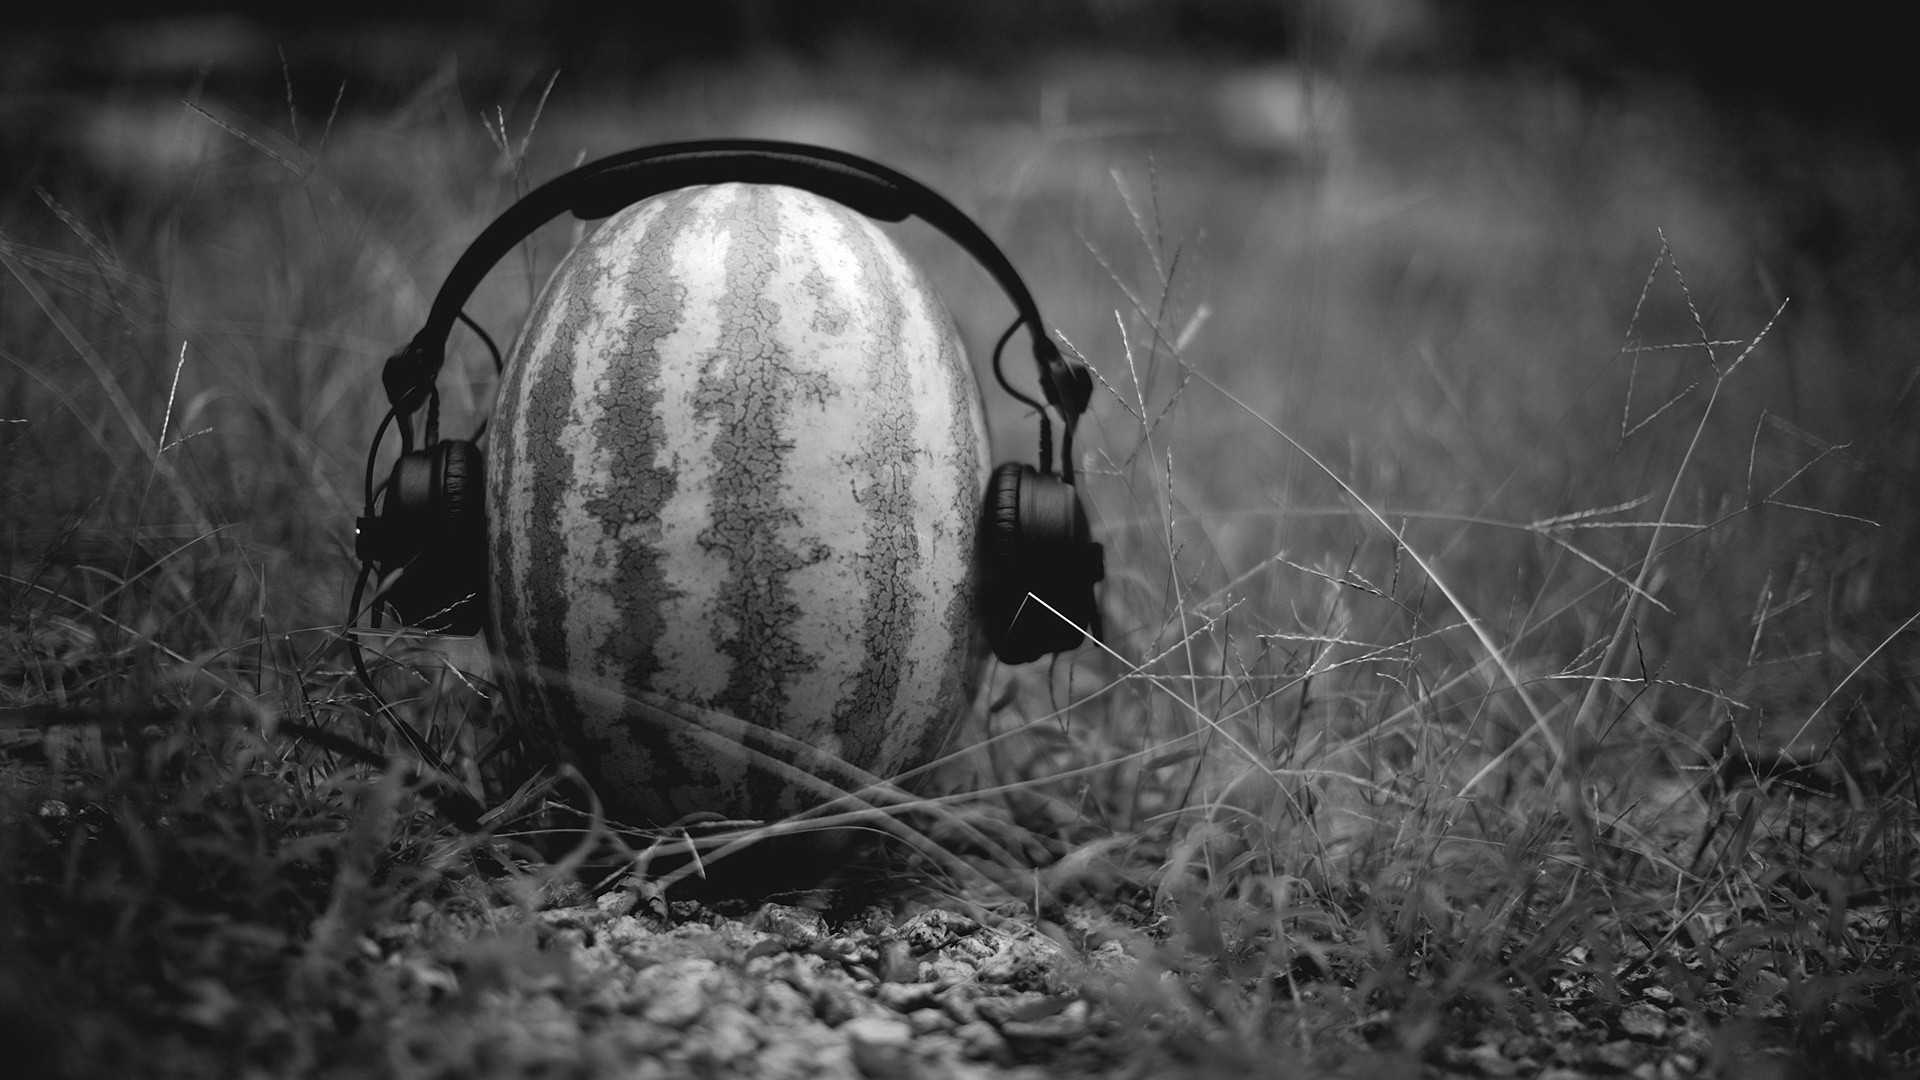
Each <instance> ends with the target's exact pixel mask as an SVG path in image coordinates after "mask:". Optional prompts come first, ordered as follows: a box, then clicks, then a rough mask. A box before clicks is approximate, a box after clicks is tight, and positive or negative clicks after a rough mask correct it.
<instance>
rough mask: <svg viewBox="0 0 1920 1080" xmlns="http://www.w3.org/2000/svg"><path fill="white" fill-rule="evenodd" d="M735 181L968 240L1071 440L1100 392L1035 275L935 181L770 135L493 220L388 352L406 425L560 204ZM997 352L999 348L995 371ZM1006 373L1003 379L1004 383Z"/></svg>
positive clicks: (533, 203) (631, 198) (674, 152)
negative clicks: (450, 345)
mask: <svg viewBox="0 0 1920 1080" xmlns="http://www.w3.org/2000/svg"><path fill="white" fill-rule="evenodd" d="M728 181H742V182H745V183H753V184H782V185H785V186H788V187H797V188H802V189H804V190H807V191H811V192H813V193H814V194H816V195H820V196H822V197H824V198H828V199H832V200H834V201H835V202H838V203H841V204H843V205H845V206H848V207H851V208H852V209H854V210H857V211H859V212H860V213H862V214H865V215H866V216H868V217H870V218H874V219H876V220H880V221H904V220H906V219H907V218H909V217H919V218H920V219H921V220H923V221H925V222H926V223H927V224H929V225H932V226H933V227H934V228H936V229H938V230H940V231H941V232H942V233H945V234H946V235H947V236H948V237H949V238H950V239H952V240H953V241H954V242H955V243H957V244H959V245H960V246H961V247H962V248H965V249H966V251H967V253H968V254H970V255H972V256H973V257H974V259H976V260H977V261H978V262H979V263H980V264H981V265H982V266H984V267H986V269H987V271H988V272H989V273H991V274H992V275H993V277H994V280H995V281H997V282H999V283H1000V287H1001V289H1003V290H1004V291H1005V292H1006V294H1007V296H1008V298H1009V299H1011V300H1012V301H1013V304H1014V307H1015V308H1016V309H1018V311H1019V319H1018V320H1017V321H1016V322H1015V324H1014V325H1015V326H1016V327H1017V326H1019V324H1020V323H1025V324H1026V325H1027V329H1028V332H1029V333H1030V334H1031V335H1032V338H1033V358H1034V361H1035V362H1036V363H1037V364H1038V365H1039V368H1040V386H1041V389H1042V391H1043V392H1044V393H1045V394H1046V398H1047V402H1048V403H1049V404H1051V405H1052V406H1053V407H1054V408H1055V409H1058V410H1059V411H1060V415H1061V418H1062V419H1063V420H1064V421H1065V423H1066V429H1067V432H1068V438H1069V439H1071V433H1072V431H1073V428H1074V426H1075V425H1076V424H1077V423H1078V421H1079V419H1080V414H1081V413H1083V412H1085V411H1086V408H1087V403H1088V401H1089V399H1090V398H1091V397H1092V395H1093V380H1092V378H1091V377H1090V376H1089V375H1088V374H1087V371H1086V369H1085V368H1084V367H1082V366H1080V365H1077V364H1069V363H1067V361H1066V360H1065V359H1064V358H1062V357H1061V355H1060V350H1059V348H1058V347H1057V346H1056V345H1054V343H1053V340H1052V339H1051V338H1049V337H1048V336H1047V333H1046V329H1045V323H1043V322H1042V321H1041V318H1040V308H1039V306H1038V305H1037V304H1035V303H1034V299H1033V294H1032V293H1031V292H1029V291H1028V290H1027V286H1026V283H1025V282H1024V281H1022V280H1021V279H1020V275H1019V273H1018V272H1017V271H1015V270H1014V268H1013V263H1012V262H1011V261H1009V260H1008V259H1007V257H1006V254H1005V253H1003V252H1002V251H1001V250H1000V248H999V246H998V245H996V244H995V243H994V242H993V240H992V238H991V237H989V236H987V234H986V233H985V232H984V231H982V230H981V228H980V226H979V225H977V224H975V223H974V221H973V219H972V218H970V217H968V216H967V215H966V214H965V213H964V212H962V211H961V210H960V208H959V207H957V206H955V205H953V204H952V203H951V202H948V201H947V200H946V199H945V198H944V197H942V196H941V195H940V194H939V193H938V192H936V191H934V190H933V189H932V188H929V187H927V186H926V185H925V184H922V183H920V182H919V181H917V180H914V179H913V178H911V177H909V176H906V175H904V174H902V173H899V172H896V171H894V170H892V169H889V168H887V167H886V166H884V165H880V164H877V163H875V162H871V161H868V160H866V159H865V158H861V157H856V156H855V155H853V154H848V153H843V152H840V151H836V150H827V149H824V148H821V147H815V146H805V145H802V144H799V143H788V142H776V141H770V140H763V139H721V140H712V141H702V142H683V143H670V144H668V145H665V146H655V147H646V148H642V149H639V150H631V151H628V152H626V153H621V154H614V155H612V156H610V157H605V158H601V159H600V160H598V161H594V162H591V163H589V164H586V165H582V166H580V167H579V168H577V169H574V170H573V171H571V172H567V173H563V174H561V175H560V176H558V177H555V178H554V179H552V180H549V181H547V182H546V183H544V184H542V185H540V186H539V187H537V188H535V189H534V190H533V191H531V192H529V193H528V194H527V196H526V197H525V198H523V199H521V200H520V201H519V202H517V203H515V204H514V205H513V206H511V207H509V208H508V209H507V210H506V212H505V213H502V214H501V215H500V216H499V217H497V218H495V219H494V220H493V223H492V224H490V225H488V226H487V227H486V229H485V231H483V232H481V234H480V235H479V237H478V238H476V239H475V240H474V242H473V245H472V246H471V247H469V248H468V249H467V250H466V253H465V254H463V255H461V256H460V259H459V261H458V262H456V263H455V264H454V267H453V270H452V272H450V273H449V274H448V275H447V280H446V283H445V284H443V285H442V286H441V287H440V292H439V293H438V295H436V296H435V297H434V300H433V307H432V309H431V311H430V312H429V314H428V316H427V323H426V325H425V326H424V327H422V328H421V330H420V332H419V333H418V334H416V335H414V338H413V340H412V341H411V342H409V343H408V344H407V345H406V347H405V348H403V349H401V350H400V351H399V352H397V353H395V354H393V356H392V357H391V358H389V359H388V360H387V366H386V370H385V372H384V374H383V375H382V382H383V383H384V385H385V387H386V391H387V400H388V401H389V402H391V403H392V405H393V407H394V410H395V412H396V413H398V414H400V415H401V418H402V423H403V425H406V424H408V418H410V417H411V415H412V413H413V411H414V410H415V409H417V408H419V407H420V405H421V404H422V403H423V402H424V401H425V400H426V398H427V396H428V395H429V394H430V393H431V391H432V388H433V384H434V380H435V378H436V377H437V376H438V375H439V373H440V367H441V365H442V364H443V363H445V360H446V348H447V337H448V335H449V334H451V333H452V332H453V323H454V320H455V319H457V318H458V317H459V315H460V310H461V309H462V308H463V307H465V306H466V302H467V300H468V299H469V298H470V297H472V295H473V291H474V290H475V289H477V288H479V286H480V282H481V279H483V278H484V277H485V276H486V274H487V272H488V271H489V270H491V269H492V268H493V266H494V264H495V263H497V262H499V261H500V260H501V259H502V258H504V257H505V256H506V255H507V253H508V252H510V251H512V250H513V247H514V245H515V244H518V243H520V241H522V240H524V239H526V238H527V237H528V236H530V235H532V233H533V231H534V230H535V229H538V228H539V227H540V226H542V225H544V224H546V223H547V222H549V221H551V220H553V219H554V218H556V217H558V216H560V215H561V214H562V213H569V212H570V213H572V214H573V215H574V216H575V217H577V218H580V219H582V220H587V221H591V220H596V219H599V218H604V217H607V216H609V215H611V214H614V213H616V212H618V211H619V210H621V209H623V208H624V207H627V206H629V205H631V204H633V203H636V202H639V201H640V200H642V199H645V198H648V197H649V196H653V195H658V194H661V193H662V192H666V191H672V190H675V189H677V188H683V187H691V186H694V185H699V184H717V183H724V182H728ZM998 360H999V356H998V353H997V352H996V354H995V372H996V374H998ZM1005 381H1006V380H1005V379H1004V378H1002V379H1001V382H1002V385H1005ZM1008 390H1009V391H1010V392H1015V393H1017V391H1012V388H1011V387H1008ZM1020 396H1022V397H1024V395H1020Z"/></svg>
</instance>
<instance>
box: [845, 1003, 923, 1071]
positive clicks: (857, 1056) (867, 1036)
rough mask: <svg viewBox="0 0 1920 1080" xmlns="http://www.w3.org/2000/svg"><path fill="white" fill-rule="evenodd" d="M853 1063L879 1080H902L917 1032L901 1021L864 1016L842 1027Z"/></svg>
mask: <svg viewBox="0 0 1920 1080" xmlns="http://www.w3.org/2000/svg"><path fill="white" fill-rule="evenodd" d="M840 1031H841V1033H842V1034H844V1035H845V1036H846V1037H847V1045H848V1046H849V1047H850V1048H851V1049H852V1051H853V1063H854V1065H855V1066H856V1067H857V1068H859V1070H860V1071H861V1072H862V1073H865V1074H866V1075H868V1076H875V1077H894V1076H902V1075H904V1074H905V1073H906V1071H907V1066H908V1064H909V1060H910V1059H911V1057H912V1053H913V1028H912V1027H911V1026H909V1025H908V1024H907V1023H906V1022H904V1021H901V1020H889V1019H887V1018H885V1017H879V1016H862V1017H859V1018H858V1019H854V1020H849V1021H847V1022H846V1023H845V1024H843V1025H841V1027H840Z"/></svg>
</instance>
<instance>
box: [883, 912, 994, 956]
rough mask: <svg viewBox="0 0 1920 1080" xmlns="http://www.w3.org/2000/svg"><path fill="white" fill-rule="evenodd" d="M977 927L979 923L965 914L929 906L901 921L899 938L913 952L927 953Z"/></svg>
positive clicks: (965, 934) (971, 931)
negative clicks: (929, 907) (927, 908)
mask: <svg viewBox="0 0 1920 1080" xmlns="http://www.w3.org/2000/svg"><path fill="white" fill-rule="evenodd" d="M978 929H980V924H979V923H977V922H974V921H973V920H972V919H969V918H967V917H966V916H965V915H961V914H959V913H957V912H952V911H943V910H941V909H939V908H931V909H929V910H927V911H923V912H921V913H920V914H918V915H915V916H914V917H913V918H911V919H908V920H907V921H906V922H904V923H901V924H900V939H901V940H902V941H905V942H906V943H907V947H908V948H911V949H912V950H913V951H914V952H916V953H928V952H932V951H934V950H935V949H939V948H942V947H944V946H946V945H947V944H949V943H950V942H952V941H953V940H954V939H955V938H963V937H966V936H967V935H968V934H971V933H973V932H974V931H975V930H978Z"/></svg>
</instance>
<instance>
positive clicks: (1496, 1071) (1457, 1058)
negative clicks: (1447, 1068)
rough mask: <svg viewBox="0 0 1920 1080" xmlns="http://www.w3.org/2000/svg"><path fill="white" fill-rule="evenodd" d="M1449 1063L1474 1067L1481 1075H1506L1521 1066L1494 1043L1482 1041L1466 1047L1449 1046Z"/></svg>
mask: <svg viewBox="0 0 1920 1080" xmlns="http://www.w3.org/2000/svg"><path fill="white" fill-rule="evenodd" d="M1446 1058H1447V1064H1449V1065H1454V1066H1458V1067H1462V1068H1469V1069H1473V1070H1474V1071H1475V1072H1478V1073H1479V1074H1480V1075H1481V1076H1493V1077H1506V1076H1512V1075H1513V1074H1514V1073H1516V1072H1518V1071H1519V1067H1518V1066H1516V1065H1515V1064H1514V1063H1513V1062H1511V1061H1509V1060H1507V1057H1506V1055H1504V1054H1502V1053H1501V1052H1500V1048H1499V1047H1498V1046H1495V1045H1494V1044H1493V1043H1481V1044H1480V1045H1478V1046H1470V1047H1466V1048H1464V1049H1462V1048H1459V1047H1448V1048H1447V1050H1446Z"/></svg>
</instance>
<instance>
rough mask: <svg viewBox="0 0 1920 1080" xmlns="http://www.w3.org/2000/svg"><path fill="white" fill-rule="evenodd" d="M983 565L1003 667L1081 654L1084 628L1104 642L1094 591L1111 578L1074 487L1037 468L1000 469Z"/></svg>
mask: <svg viewBox="0 0 1920 1080" xmlns="http://www.w3.org/2000/svg"><path fill="white" fill-rule="evenodd" d="M980 564H981V574H982V577H983V582H982V588H981V618H982V621H983V622H984V623H985V624H986V628H987V641H988V643H989V644H990V645H992V646H993V652H994V655H995V656H998V657H999V658H1000V659H1001V660H1002V661H1003V662H1005V663H1008V664H1024V663H1027V662H1028V661H1031V660H1038V659H1039V658H1040V657H1042V656H1045V655H1047V654H1048V653H1055V652H1065V651H1067V650H1069V649H1073V648H1075V647H1077V646H1078V645H1079V644H1080V642H1081V641H1082V640H1083V638H1084V637H1085V635H1084V634H1083V633H1082V630H1083V629H1084V630H1087V631H1091V632H1092V633H1093V635H1094V636H1095V637H1096V638H1097V637H1098V636H1099V634H1100V609H1099V606H1098V604H1097V603H1096V602H1095V600H1094V595H1093V586H1094V583H1095V582H1097V581H1099V580H1100V579H1101V578H1103V577H1105V576H1106V558H1105V554H1104V552H1103V550H1102V548H1101V547H1100V545H1099V544H1096V543H1094V542H1093V540H1092V530H1091V529H1089V528H1088V526H1087V514H1086V510H1085V509H1083V508H1082V507H1081V505H1080V496H1079V494H1078V493H1077V492H1075V491H1074V489H1073V485H1071V484H1069V483H1067V482H1065V481H1063V480H1061V479H1060V478H1059V477H1057V476H1054V475H1053V474H1051V473H1043V472H1040V471H1039V470H1037V469H1035V468H1034V467H1033V466H1031V465H1021V464H1019V463H1016V462H1009V463H1007V464H1004V465H1001V466H999V467H998V468H996V469H994V470H993V476H992V477H991V478H990V479H989V480H988V482H987V496H986V499H985V500H984V503H983V505H982V507H981V511H980ZM1036 597H1037V598H1038V599H1039V600H1041V601H1045V603H1039V602H1036V600H1035V598H1036ZM1049 607H1051V608H1053V610H1052V611H1049V610H1048V608H1049ZM1056 612H1057V614H1056Z"/></svg>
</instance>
